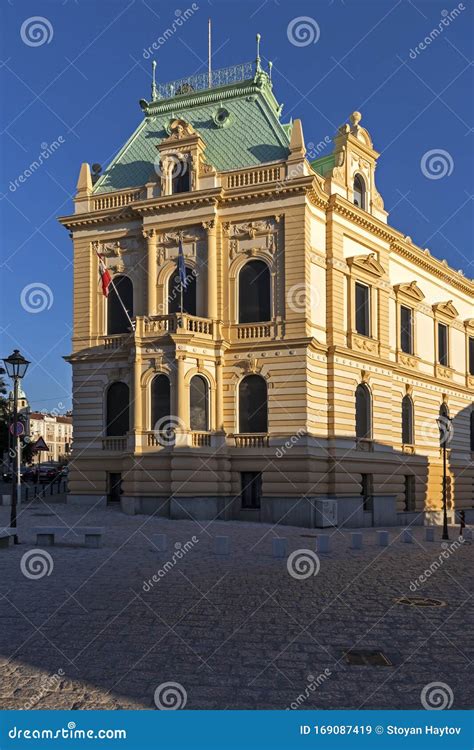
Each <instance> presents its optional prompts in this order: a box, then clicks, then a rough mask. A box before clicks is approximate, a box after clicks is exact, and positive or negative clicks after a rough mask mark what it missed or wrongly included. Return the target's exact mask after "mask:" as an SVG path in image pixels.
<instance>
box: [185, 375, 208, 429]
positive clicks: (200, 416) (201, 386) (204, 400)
mask: <svg viewBox="0 0 474 750" xmlns="http://www.w3.org/2000/svg"><path fill="white" fill-rule="evenodd" d="M189 391H190V393H189V397H190V398H189V401H190V425H191V429H192V430H203V431H206V430H208V429H209V387H208V384H207V380H206V379H205V378H203V377H202V376H201V375H195V376H194V377H193V378H191V384H190V389H189Z"/></svg>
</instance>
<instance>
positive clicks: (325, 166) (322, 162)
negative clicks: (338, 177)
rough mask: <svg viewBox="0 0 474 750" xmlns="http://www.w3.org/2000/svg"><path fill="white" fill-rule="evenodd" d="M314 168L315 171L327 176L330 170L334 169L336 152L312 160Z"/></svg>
mask: <svg viewBox="0 0 474 750" xmlns="http://www.w3.org/2000/svg"><path fill="white" fill-rule="evenodd" d="M310 164H311V166H312V168H313V169H314V171H315V172H317V173H318V174H320V175H321V177H325V175H327V173H328V172H330V171H331V169H333V167H334V164H335V157H334V154H329V155H328V156H321V157H320V158H319V159H315V160H314V161H312V162H310Z"/></svg>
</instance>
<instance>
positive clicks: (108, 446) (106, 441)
mask: <svg viewBox="0 0 474 750" xmlns="http://www.w3.org/2000/svg"><path fill="white" fill-rule="evenodd" d="M126 448H127V438H126V437H106V438H102V450H104V451H122V452H123V451H124V450H126Z"/></svg>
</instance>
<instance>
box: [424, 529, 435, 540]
mask: <svg viewBox="0 0 474 750" xmlns="http://www.w3.org/2000/svg"><path fill="white" fill-rule="evenodd" d="M434 540H435V528H434V526H427V527H426V528H425V541H427V542H434Z"/></svg>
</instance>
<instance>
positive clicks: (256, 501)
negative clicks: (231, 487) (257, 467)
mask: <svg viewBox="0 0 474 750" xmlns="http://www.w3.org/2000/svg"><path fill="white" fill-rule="evenodd" d="M240 482H241V484H240V486H241V493H240V498H241V502H242V508H245V509H252V510H257V509H258V508H260V500H261V497H262V474H261V472H260V471H243V472H242V473H241V474H240Z"/></svg>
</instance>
